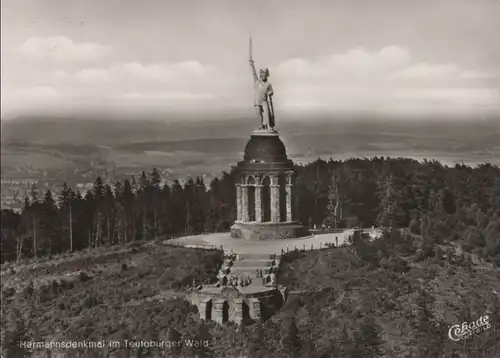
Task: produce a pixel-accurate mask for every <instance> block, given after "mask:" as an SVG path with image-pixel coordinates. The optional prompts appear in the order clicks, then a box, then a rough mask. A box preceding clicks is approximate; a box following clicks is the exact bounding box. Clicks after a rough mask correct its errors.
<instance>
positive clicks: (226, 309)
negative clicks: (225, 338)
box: [222, 301, 229, 323]
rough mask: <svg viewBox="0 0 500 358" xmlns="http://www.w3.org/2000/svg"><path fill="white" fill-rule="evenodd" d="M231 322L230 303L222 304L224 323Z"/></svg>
mask: <svg viewBox="0 0 500 358" xmlns="http://www.w3.org/2000/svg"><path fill="white" fill-rule="evenodd" d="M227 321H229V303H227V301H224V302H223V303H222V323H225V322H227Z"/></svg>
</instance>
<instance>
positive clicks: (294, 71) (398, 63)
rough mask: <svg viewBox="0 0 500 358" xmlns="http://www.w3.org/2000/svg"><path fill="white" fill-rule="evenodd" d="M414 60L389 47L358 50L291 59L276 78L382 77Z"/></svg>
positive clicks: (279, 67) (395, 48) (280, 67)
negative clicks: (375, 49) (310, 58)
mask: <svg viewBox="0 0 500 358" xmlns="http://www.w3.org/2000/svg"><path fill="white" fill-rule="evenodd" d="M409 61H410V54H409V52H408V51H407V50H405V49H404V48H401V47H398V46H388V47H384V48H382V49H381V50H380V51H376V52H370V51H368V50H366V49H363V48H354V49H351V50H349V51H347V52H345V53H341V54H333V55H330V56H324V57H319V58H317V59H315V60H312V61H311V60H306V59H301V58H295V59H291V60H288V61H285V62H282V63H280V64H278V65H277V66H276V68H275V71H276V75H277V76H278V77H279V78H280V79H282V80H287V79H290V80H291V81H293V79H295V78H313V79H323V80H328V79H332V78H343V77H350V78H351V79H353V78H358V77H360V76H374V75H381V74H383V73H385V72H387V71H390V70H393V69H398V68H402V67H403V66H405V65H407V64H408V63H409Z"/></svg>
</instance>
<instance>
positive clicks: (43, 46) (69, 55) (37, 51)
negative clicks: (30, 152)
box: [19, 36, 112, 62]
mask: <svg viewBox="0 0 500 358" xmlns="http://www.w3.org/2000/svg"><path fill="white" fill-rule="evenodd" d="M19 50H20V51H21V53H23V54H24V55H25V56H28V57H32V58H37V59H40V58H47V59H50V60H52V61H60V62H71V61H83V62H87V61H97V60H100V59H102V58H105V57H107V56H109V55H110V54H111V53H112V48H111V47H109V46H105V45H101V44H98V43H93V42H81V43H75V42H73V41H72V40H71V39H69V38H67V37H64V36H51V37H31V38H29V39H28V40H26V41H25V42H24V43H23V44H22V45H21V46H20V48H19Z"/></svg>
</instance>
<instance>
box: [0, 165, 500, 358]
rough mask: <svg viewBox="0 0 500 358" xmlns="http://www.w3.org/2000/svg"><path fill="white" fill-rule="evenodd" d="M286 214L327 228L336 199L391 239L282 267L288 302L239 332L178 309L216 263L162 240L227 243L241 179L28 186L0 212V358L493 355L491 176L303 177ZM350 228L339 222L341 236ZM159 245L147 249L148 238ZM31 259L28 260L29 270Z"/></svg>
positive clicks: (392, 172)
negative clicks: (184, 343)
mask: <svg viewBox="0 0 500 358" xmlns="http://www.w3.org/2000/svg"><path fill="white" fill-rule="evenodd" d="M296 171H297V177H296V183H295V185H296V189H297V195H298V198H297V199H298V200H297V201H296V208H295V209H296V211H297V214H298V216H299V217H300V220H301V221H302V222H303V223H304V224H305V225H309V226H312V225H322V224H324V223H326V224H329V223H331V221H332V220H333V219H332V218H333V216H334V210H333V205H332V202H333V201H334V200H340V202H341V205H342V208H343V212H344V215H345V216H346V217H350V218H353V220H351V222H350V224H349V225H351V224H352V225H360V226H364V227H370V226H378V227H383V228H385V230H384V234H383V236H382V237H381V238H380V239H376V240H373V241H370V240H367V239H366V238H364V237H363V236H354V237H353V239H352V242H351V245H349V246H347V247H340V248H336V247H335V248H325V249H323V250H316V251H311V252H301V251H292V252H290V253H288V254H286V255H285V256H284V257H283V259H282V262H281V264H280V268H279V270H278V280H279V282H280V284H282V285H285V286H286V287H289V288H290V289H291V292H290V296H289V297H288V299H287V301H286V303H285V306H284V307H283V308H282V310H280V311H279V312H278V313H277V314H276V315H275V316H273V317H272V318H271V319H270V320H267V321H265V322H263V323H255V324H252V325H250V326H248V327H244V328H243V329H240V328H238V327H237V326H235V325H234V324H232V323H229V324H227V325H223V326H220V325H217V324H215V323H214V322H211V321H209V322H204V321H200V320H199V319H198V317H199V313H198V312H197V309H196V307H195V306H191V305H190V304H189V303H188V302H187V301H185V300H184V299H183V295H184V292H185V289H186V287H188V286H190V285H191V284H192V282H206V281H207V280H213V278H214V275H215V273H216V272H217V267H218V265H219V264H220V261H221V259H222V253H221V252H220V251H218V250H202V249H196V250H195V249H185V248H179V247H175V246H171V245H169V244H168V242H169V241H168V239H169V238H172V237H177V236H180V235H186V234H195V233H202V232H217V231H220V232H222V231H227V230H228V228H229V226H230V225H231V224H232V222H233V220H234V217H235V207H234V206H235V205H234V202H235V199H236V198H235V190H234V178H235V173H223V174H222V176H221V177H220V178H217V179H214V180H213V181H212V182H211V183H210V185H209V186H208V188H207V187H206V185H205V183H203V180H202V179H201V178H196V179H195V180H188V181H186V183H185V184H184V185H181V184H180V182H174V183H173V184H172V185H169V186H161V185H160V184H159V183H160V182H161V178H160V176H159V174H158V172H157V171H156V170H154V169H153V170H152V171H151V173H143V175H142V176H141V177H140V178H138V179H133V178H132V179H131V180H125V181H124V182H121V183H116V185H115V187H114V189H112V188H111V187H110V186H109V185H106V184H103V183H102V181H101V180H100V179H99V178H98V179H97V180H96V182H95V185H94V188H93V190H92V191H89V192H87V193H85V194H82V193H78V192H74V191H73V190H72V189H71V188H69V187H67V186H65V187H64V190H62V192H61V193H57V194H55V195H54V194H52V193H51V192H46V193H45V195H41V194H39V193H38V191H37V190H36V188H33V190H32V194H31V196H30V197H29V198H26V201H25V207H24V210H23V211H22V212H21V213H14V212H12V211H6V210H4V211H2V238H1V239H2V241H1V243H2V248H1V249H2V262H3V264H2V320H1V325H2V351H3V352H4V354H6V357H10V356H12V357H22V356H26V357H28V356H32V355H31V353H32V352H29V350H26V349H22V347H19V345H18V344H17V343H18V342H19V341H21V340H30V339H31V340H55V341H64V340H73V341H84V340H85V341H98V340H102V339H105V340H106V341H110V340H119V341H120V340H121V341H123V340H124V339H131V340H165V339H167V340H177V339H179V338H180V339H200V340H208V341H210V342H211V343H210V346H209V347H181V348H179V349H175V350H158V349H140V348H133V349H132V348H126V347H123V346H121V347H114V348H110V347H107V348H106V349H105V350H95V349H94V350H92V349H91V350H88V349H77V350H73V351H71V353H68V352H67V351H60V352H56V351H54V350H50V349H45V350H38V353H40V354H41V355H39V356H40V357H51V356H52V355H53V354H62V355H61V356H68V354H71V355H70V356H72V357H96V358H97V357H103V356H109V357H194V356H196V357H231V358H234V357H249V358H250V357H251V358H258V357H268V356H274V357H283V358H285V357H286V358H290V357H296V358H302V357H311V358H317V357H321V358H327V357H346V358H347V357H349V358H364V357H367V358H373V357H412V358H420V357H436V358H439V357H457V358H458V357H460V358H462V357H475V358H479V357H488V358H490V357H491V358H493V357H498V353H499V352H500V346H499V344H500V343H499V342H500V340H499V339H498V336H499V335H500V323H499V322H500V169H499V168H498V167H497V166H493V165H489V164H485V165H481V166H478V167H475V168H471V167H468V166H464V165H456V166H454V167H446V166H443V165H441V164H440V163H438V162H435V161H424V162H417V161H414V160H410V159H404V158H392V159H391V158H374V159H352V160H348V161H344V162H335V161H332V160H330V161H323V160H321V159H318V160H317V161H315V162H313V163H310V164H308V165H305V166H297V167H296ZM345 224H346V223H345V222H344V223H342V225H345ZM155 239H156V240H155ZM33 258H35V259H33ZM484 315H488V316H489V317H490V320H491V327H490V328H488V330H485V331H484V332H481V333H478V334H476V335H475V336H474V337H473V338H471V339H468V340H465V341H460V342H453V341H451V340H449V339H448V337H447V332H448V329H449V327H450V326H451V325H453V324H460V323H462V322H471V321H474V320H476V319H478V318H479V317H481V316H484Z"/></svg>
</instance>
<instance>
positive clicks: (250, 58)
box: [248, 34, 253, 62]
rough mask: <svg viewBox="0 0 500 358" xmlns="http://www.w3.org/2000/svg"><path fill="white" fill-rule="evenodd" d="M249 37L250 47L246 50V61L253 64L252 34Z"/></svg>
mask: <svg viewBox="0 0 500 358" xmlns="http://www.w3.org/2000/svg"><path fill="white" fill-rule="evenodd" d="M249 36H250V46H249V49H248V59H249V61H250V62H253V56H252V34H250V35H249Z"/></svg>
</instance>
